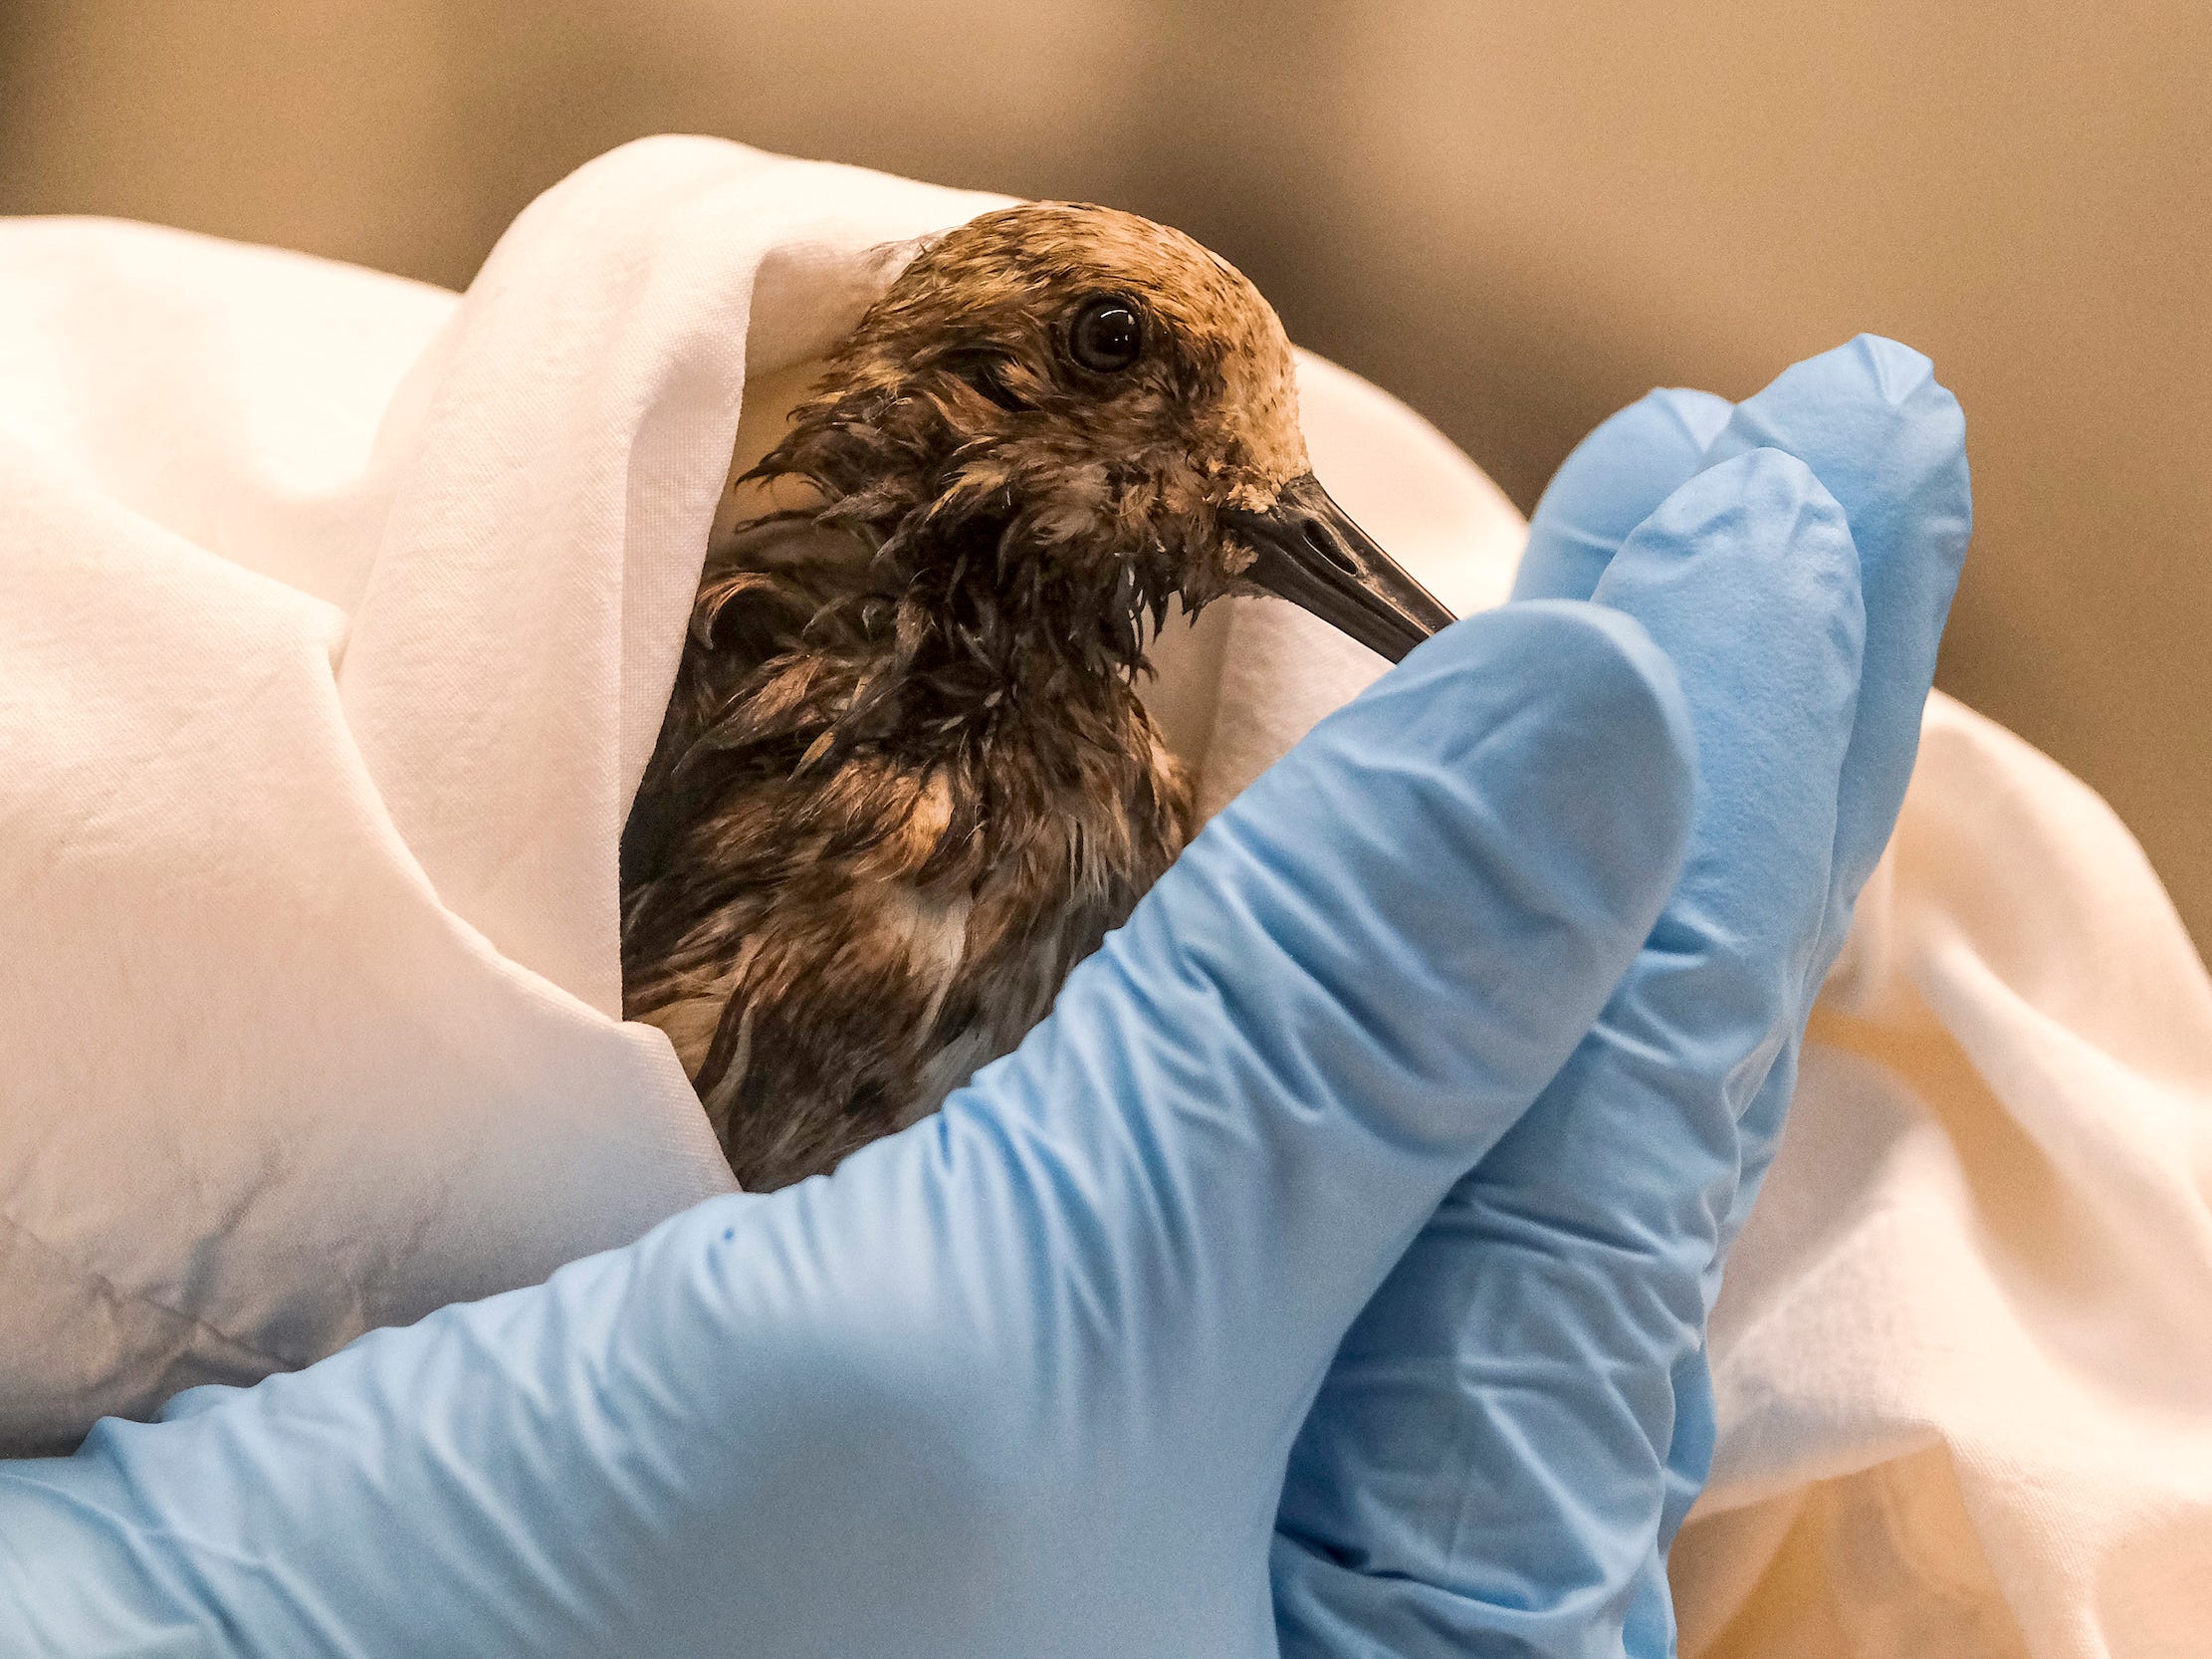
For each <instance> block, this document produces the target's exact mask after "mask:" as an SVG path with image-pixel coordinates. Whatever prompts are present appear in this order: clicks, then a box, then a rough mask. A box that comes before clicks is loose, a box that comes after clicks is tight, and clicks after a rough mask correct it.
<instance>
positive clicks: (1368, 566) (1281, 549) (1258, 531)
mask: <svg viewBox="0 0 2212 1659" xmlns="http://www.w3.org/2000/svg"><path fill="white" fill-rule="evenodd" d="M1221 518H1222V522H1223V523H1225V524H1226V525H1227V526H1228V528H1229V529H1230V530H1231V531H1232V532H1234V533H1235V535H1236V536H1237V538H1238V539H1239V540H1241V541H1243V542H1246V543H1248V544H1249V545H1250V547H1251V549H1252V551H1253V552H1254V553H1256V554H1257V555H1258V556H1259V557H1258V558H1257V559H1255V560H1254V561H1253V562H1252V564H1251V566H1250V567H1249V568H1248V569H1246V570H1245V572H1244V575H1245V577H1246V578H1248V579H1249V580H1250V581H1252V582H1255V583H1257V584H1258V585H1259V586H1260V587H1262V588H1264V589H1266V590H1267V592H1270V593H1273V594H1276V595H1277V596H1279V597H1281V598H1286V599H1288V600H1289V601H1290V602H1291V603H1292V604H1296V605H1303V606H1304V607H1305V608H1306V609H1308V610H1310V611H1312V612H1313V613H1314V614H1315V615H1316V616H1318V617H1320V618H1321V619H1322V620H1323V621H1324V622H1327V623H1328V624H1329V625H1330V626H1332V627H1335V628H1337V629H1340V630H1341V631H1342V632H1344V633H1346V634H1348V635H1349V636H1350V637H1352V638H1354V639H1356V640H1358V641H1359V642H1360V643H1361V644H1363V645H1365V646H1366V647H1367V648H1368V649H1369V650H1371V651H1374V652H1376V653H1378V654H1379V655H1382V656H1386V657H1388V658H1389V659H1390V660H1391V661H1393V662H1397V661H1400V660H1402V659H1403V658H1404V657H1405V655H1406V653H1407V652H1408V651H1410V650H1412V649H1413V648H1414V647H1415V646H1416V645H1418V644H1420V643H1421V642H1422V641H1423V640H1424V639H1427V638H1428V637H1429V636H1430V635H1431V634H1432V633H1435V632H1436V631H1437V630H1438V628H1443V627H1448V626H1450V625H1451V623H1452V622H1454V621H1456V620H1457V619H1458V618H1456V617H1455V616H1453V615H1452V614H1451V612H1450V611H1448V610H1446V609H1445V608H1444V607H1443V606H1442V604H1440V603H1439V602H1438V600H1437V597H1436V595H1435V594H1433V593H1431V592H1429V590H1428V589H1426V588H1424V587H1422V585H1421V584H1420V583H1418V582H1416V581H1415V580H1414V579H1413V578H1412V577H1410V576H1408V575H1407V574H1406V573H1405V571H1404V570H1403V569H1402V568H1401V567H1400V566H1399V564H1398V562H1397V561H1396V560H1395V559H1393V558H1391V556H1390V555H1389V554H1387V553H1385V552H1384V551H1383V550H1382V549H1381V548H1379V547H1377V546H1376V545H1375V543H1374V542H1373V540H1371V539H1370V538H1369V536H1368V534H1367V532H1366V531H1364V530H1362V529H1361V528H1360V527H1359V526H1358V525H1356V524H1354V523H1353V522H1352V520H1351V517H1350V516H1349V515H1348V514H1347V513H1346V512H1345V511H1344V509H1343V508H1341V507H1339V506H1338V505H1337V504H1336V503H1335V502H1333V501H1331V500H1330V499H1329V492H1328V491H1326V490H1324V489H1323V488H1322V487H1321V481H1320V480H1319V479H1318V478H1316V477H1314V476H1313V474H1312V473H1310V472H1309V473H1305V474H1302V475H1301V476H1299V477H1297V478H1293V479H1292V480H1291V481H1290V482H1289V483H1287V484H1285V485H1284V486H1283V487H1282V493H1281V494H1280V495H1279V496H1278V497H1277V498H1276V501H1275V505H1274V506H1273V507H1271V508H1269V509H1268V510H1267V511H1266V512H1264V513H1252V512H1246V511H1244V510H1243V509H1241V508H1233V507H1232V508H1229V509H1228V510H1226V511H1225V512H1223V513H1222V515H1221Z"/></svg>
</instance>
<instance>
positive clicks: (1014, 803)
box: [620, 202, 1453, 1191]
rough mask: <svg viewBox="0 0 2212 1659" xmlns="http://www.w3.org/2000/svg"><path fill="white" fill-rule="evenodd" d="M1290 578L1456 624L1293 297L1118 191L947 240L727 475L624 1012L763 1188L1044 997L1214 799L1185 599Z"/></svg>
mask: <svg viewBox="0 0 2212 1659" xmlns="http://www.w3.org/2000/svg"><path fill="white" fill-rule="evenodd" d="M733 470H735V463H734V465H733ZM1258 593H1273V594H1275V595H1278V596H1280V597H1283V598H1287V599H1289V600H1291V601H1293V602H1295V603H1297V604H1299V605H1302V606H1304V607H1305V608H1306V609H1308V610H1309V611H1311V612H1313V613H1315V614H1316V615H1318V616H1321V617H1322V618H1324V619H1325V620H1327V621H1328V622H1330V623H1331V624H1333V625H1334V626H1336V627H1337V628H1339V629H1340V630H1342V631H1343V632H1344V633H1346V634H1348V635H1349V636H1350V637H1352V638H1353V639H1356V640H1358V641H1359V642H1361V643H1362V644H1365V645H1367V646H1369V647H1370V648H1371V649H1373V650H1375V651H1377V652H1379V653H1380V654H1381V655H1383V656H1384V657H1386V658H1388V659H1389V660H1391V661H1393V662H1395V661H1397V660H1399V659H1400V658H1402V657H1403V656H1405V655H1406V653H1407V652H1408V651H1410V650H1411V649H1412V648H1413V647H1414V646H1415V645H1417V644H1419V643H1420V642H1421V641H1422V640H1423V639H1425V638H1427V637H1428V636H1429V635H1430V634H1432V633H1434V632H1436V631H1437V630H1438V629H1439V628H1441V627H1443V626H1445V625H1447V624H1448V623H1449V622H1450V621H1451V620H1452V619H1453V618H1452V614H1451V612H1450V611H1449V610H1448V609H1447V608H1446V607H1445V606H1443V605H1442V604H1441V603H1439V602H1438V600H1437V599H1436V598H1435V597H1433V596H1432V595H1431V594H1430V593H1429V592H1427V591H1426V590H1424V589H1423V588H1422V587H1421V585H1420V584H1419V583H1417V582H1416V581H1415V580H1414V579H1413V578H1412V577H1411V576H1410V575H1408V574H1407V573H1406V571H1405V570H1403V569H1402V568H1401V567H1400V566H1399V565H1398V564H1397V563H1396V562H1395V561H1393V560H1392V559H1391V557H1390V556H1389V555H1388V554H1387V553H1386V552H1384V550H1383V549H1382V548H1381V547H1379V546H1378V545H1377V544H1376V543H1375V542H1374V541H1373V540H1372V539H1371V538H1370V537H1368V536H1367V535H1366V534H1365V533H1364V532H1362V531H1361V530H1360V529H1359V527H1358V526H1357V525H1356V524H1355V523H1354V522H1353V521H1352V519H1351V518H1350V517H1349V516H1348V515H1347V514H1346V513H1345V512H1344V510H1343V509H1342V508H1340V507H1339V506H1338V505H1337V504H1336V503H1335V502H1334V501H1333V500H1332V499H1331V498H1330V497H1329V495H1328V493H1327V492H1326V491H1325V490H1323V489H1322V487H1321V485H1320V483H1319V482H1318V480H1316V478H1315V477H1314V474H1313V468H1312V465H1311V462H1310V460H1309V458H1308V456H1307V452H1306V445H1305V440H1304V437H1303V434H1302V431H1301V428H1300V425H1299V418H1298V396H1297V384H1296V374H1295V361H1294V356H1293V354H1292V350H1291V346H1290V342H1289V339H1288V337H1287V335H1286V334H1285V333H1284V330H1283V325H1282V323H1281V321H1280V319H1279V318H1278V317H1277V316H1276V314H1275V311H1274V309H1273V308H1272V307H1271V306H1270V305H1269V304H1268V303H1267V301H1266V300H1265V299H1264V298H1263V297H1262V296H1261V295H1260V293H1259V291H1258V290H1257V289H1256V288H1255V287H1254V286H1253V285H1252V284H1251V283H1250V282H1249V281H1248V280H1247V279H1246V278H1245V277H1244V276H1243V275H1242V274H1241V273H1240V272H1238V271H1237V270H1236V269H1235V267H1233V266H1232V265H1230V264H1229V263H1228V262H1227V261H1226V260H1224V259H1222V258H1220V257H1219V256H1218V255H1217V254H1215V253H1213V252H1211V251H1210V250H1208V249H1207V248H1206V247H1204V246H1203V245H1201V244H1200V243H1199V242H1197V241H1196V240H1194V239H1193V238H1191V237H1190V236H1187V235H1185V234H1184V233H1182V232H1180V231H1177V230H1174V229H1171V228H1169V227H1167V226H1164V225H1160V224H1157V223H1154V222H1153V221H1151V220H1149V219H1145V218H1143V217H1141V216H1139V215H1136V214H1133V213H1128V212H1124V211H1120V210H1118V209H1113V208H1108V207H1101V206H1097V205H1094V204H1090V203H1079V202H1031V203H1024V204H1021V205H1018V206H1012V207H1007V208H1003V209H1000V210H996V211H993V212H987V213H985V214H982V215H981V216H979V217H977V218H974V219H972V220H969V221H968V222H966V223H965V224H962V225H960V226H957V227H955V228H953V229H951V230H949V231H946V232H943V233H941V234H939V235H937V236H935V237H934V238H930V239H926V240H925V241H923V242H922V243H921V244H920V245H919V251H916V252H914V253H913V255H912V257H911V259H910V260H909V261H908V262H907V263H906V264H905V266H904V267H903V269H901V270H900V271H899V274H898V275H897V276H896V278H895V279H894V280H893V281H892V282H891V283H890V285H889V286H888V288H887V289H886V290H885V291H884V292H883V293H882V295H881V297H880V298H879V299H878V300H877V301H876V302H875V303H874V304H873V305H872V306H870V307H869V308H868V309H867V310H866V312H865V313H864V315H863V316H862V317H861V319H860V321H859V322H858V324H857V325H856V326H855V327H854V329H853V330H852V332H851V333H850V335H849V336H847V337H846V338H845V339H844V340H843V341H842V343H841V344H839V345H838V346H836V347H835V348H834V349H833V350H832V351H831V352H830V353H829V354H828V355H827V357H826V358H825V359H824V363H823V369H822V373H821V376H820V378H819V379H818V380H817V381H816V382H815V383H814V385H813V388H812V390H811V392H810V394H809V395H807V396H806V397H805V398H804V399H803V400H802V401H800V402H799V403H798V405H797V406H796V407H795V408H793V409H792V410H791V412H790V415H789V417H788V420H787V422H786V424H785V426H784V427H783V429H782V432H781V435H780V438H779V440H778V441H777V442H776V443H775V444H774V447H773V448H772V449H770V450H769V452H768V453H767V454H766V455H765V456H764V457H763V458H762V459H761V461H760V462H759V463H758V465H756V466H753V467H751V468H750V469H748V470H746V471H744V472H742V473H740V474H739V475H738V476H737V477H735V478H734V479H733V481H732V482H731V484H730V493H729V494H728V495H727V496H726V497H725V499H724V502H723V506H722V511H721V512H720V513H718V517H717V521H716V530H715V532H714V534H713V536H712V538H711V543H710V546H709V548H708V552H707V557H706V562H705V567H704V571H703V574H702V578H701V581H700V586H699V589H698V592H697V597H696V600H695V602H694V604H693V606H692V610H691V614H690V618H689V627H688V632H687V634H686V636H685V640H684V644H683V649H682V654H681V657H680V660H679V663H678V667H677V673H676V679H675V684H674V687H673V690H672V692H671V694H670V698H669V703H668V708H667V712H666V715H665V718H664V720H663V723H662V726H661V730H660V733H659V737H658V741H657V742H656V744H655V746H654V749H653V752H652V755H651V758H650V759H649V761H648V763H647V765H646V768H645V772H644V776H643V779H642V781H641V783H640V785H639V788H638V791H637V795H636V797H635V800H634V802H633V804H632V807H631V810H630V813H629V816H628V819H627V821H626V824H625V827H624V830H623V834H622V839H621V847H620V881H621V947H622V970H623V1007H624V1014H625V1017H626V1018H629V1019H633V1020H639V1021H643V1022H645V1023H647V1024H650V1025H654V1026H657V1027H659V1028H660V1029H661V1030H662V1031H663V1032H665V1033H666V1034H667V1036H668V1038H669V1040H670V1042H671V1044H672V1046H673V1047H674V1049H675V1051H676V1054H677V1056H678V1058H679V1060H680V1061H681V1062H682V1064H683V1066H684V1068H685V1070H686V1073H687V1074H688V1075H689V1077H690V1079H691V1081H692V1083H693V1086H694V1088H695V1089H696V1091H697V1093H698V1095H699V1098H700V1101H701V1103H702V1105H703V1107H704V1109H705V1111H706V1114H707V1118H708V1121H709V1124H710V1125H711V1127H712V1128H713V1130H714V1133H715V1135H716V1137H717V1139H718V1141H719V1142H720V1144H721V1147H722V1151H723V1153H724V1155H725V1156H726V1158H727V1159H728V1161H729V1164H730V1167H731V1170H732V1172H733V1174H734V1175H735V1176H736V1178H737V1179H738V1181H739V1183H740V1184H741V1186H743V1187H745V1188H746V1189H748V1190H754V1191H767V1190H773V1189H774V1188H776V1187H780V1186H785V1185H788V1184H790V1183H792V1182H795V1181H798V1180H801V1179H804V1178H805V1177H807V1176H810V1175H814V1174H818V1173H822V1172H826V1171H828V1170H831V1169H833V1168H834V1167H835V1166H836V1164H837V1163H839V1162H840V1161H841V1160H842V1159H843V1158H844V1157H845V1156H846V1155H848V1154H849V1153H850V1152H852V1151H853V1150H855V1149H856V1148H857V1147H859V1146H861V1145H863V1144H865V1143H866V1142H868V1141H870V1140H873V1139H875V1138H877V1137H879V1136H881V1135H884V1134H887V1133H890V1132H892V1131H894V1130H896V1129H899V1128H902V1127H904V1126H906V1125H907V1124H909V1123H912V1122H914V1121H917V1120H918V1119H920V1118H922V1117H924V1116H926V1115H927V1114H928V1113H930V1112H931V1111H933V1110H935V1109H936V1108H937V1107H938V1106H939V1105H940V1104H941V1103H942V1102H943V1100H944V1098H945V1097H946V1095H947V1094H948V1093H949V1092H950V1091H951V1090H952V1089H954V1088H956V1087H958V1086H959V1085H960V1084H961V1083H963V1082H965V1081H966V1080H967V1079H968V1077H969V1076H970V1075H971V1074H973V1073H974V1072H975V1071H976V1070H977V1069H979V1068H980V1067H982V1066H984V1065H985V1064H987V1063H988V1062H990V1061H991V1060H993V1059H995V1058H996V1057H998V1056H1000V1055H1003V1054H1005V1053H1008V1052H1010V1051H1011V1050H1012V1049H1013V1048H1014V1047H1015V1045H1016V1044H1017V1043H1018V1042H1019V1041H1020V1039H1021V1038H1022V1037H1023V1036H1024V1035H1025V1034H1026V1033H1027V1032H1028V1030H1029V1029H1030V1028H1031V1027H1032V1026H1033V1025H1035V1024H1036V1023H1037V1022H1038V1021H1039V1020H1040V1019H1041V1018H1042V1017H1043V1016H1044V1014H1045V1013H1046V1012H1047V1011H1048V1010H1049V1008H1050V1006H1051V1003H1052V1000H1053V998H1054V996H1055V994H1056V993H1057V991H1058V988H1059V986H1060V984H1061V982H1062V981H1063V980H1064V979H1065V978H1066V976H1067V974H1068V973H1069V971H1070V970H1071V969H1072V968H1073V967H1074V965H1075V964H1076V963H1077V962H1078V961H1080V960H1081V959H1082V958H1083V957H1085V956H1086V955H1088V954H1090V953H1091V952H1092V951H1093V950H1095V949H1096V948H1097V947H1098V945H1099V944H1100V943H1101V941H1102V940H1103V939H1104V937H1105V935H1106V934H1107V933H1108V932H1109V931H1110V930H1111V929H1112V928H1114V927H1117V926H1119V925H1120V924H1121V923H1122V922H1123V921H1124V920H1126V919H1127V917H1128V915H1129V913H1130V911H1131V910H1132V909H1133V908H1134V906H1135V904H1136V902H1137V900H1138V899H1139V898H1140V897H1141V896H1142V895H1143V893H1144V892H1145V891H1146V889H1147V888H1149V887H1150V886H1151V885H1152V883H1153V882H1154V881H1155V880H1156V879H1157V878H1158V877H1159V876H1160V875H1161V873H1162V872H1163V871H1164V870H1166V868H1167V867H1168V865H1169V863H1170V862H1171V861H1172V860H1173V859H1174V858H1175V857H1176V855H1177V853H1178V852H1179V851H1180V850H1181V849H1182V847H1183V845H1184V844H1185V842H1186V841H1187V840H1188V839H1189V837H1190V836H1191V834H1192V833H1193V830H1194V823H1193V820H1194V797H1193V790H1192V784H1191V780H1190V778H1189V777H1188V775H1187V773H1186V771H1185V769H1184V767H1183V766H1182V764H1181V763H1180V762H1179V761H1178V760H1177V758H1176V757H1175V756H1174V755H1173V754H1172V753H1171V752H1170V751H1169V749H1168V747H1167V745H1166V744H1165V743H1164V742H1163V740H1162V737H1161V733H1160V731H1159V729H1158V727H1157V726H1156V725H1155V724H1154V722H1153V721H1152V719H1151V718H1150V717H1149V716H1148V715H1147V713H1146V711H1145V706H1144V703H1143V701H1142V698H1141V696H1140V693H1139V682H1140V681H1141V680H1142V678H1143V677H1144V676H1145V675H1146V674H1147V673H1148V672H1149V671H1150V662H1149V659H1148V650H1149V648H1150V645H1151V643H1152V642H1153V641H1154V640H1155V639H1156V638H1157V637H1158V634H1159V630H1160V628H1161V626H1162V625H1163V623H1164V621H1165V619H1166V616H1167V613H1168V609H1169V606H1170V605H1171V604H1176V605H1179V606H1180V607H1181V608H1182V609H1183V610H1184V611H1185V612H1187V613H1194V614H1195V613H1196V612H1198V611H1199V610H1201V609H1203V608H1204V607H1205V606H1206V605H1207V604H1209V603H1212V602H1213V601H1215V600H1216V599H1218V598H1221V597H1223V596H1226V595H1231V594H1258Z"/></svg>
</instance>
